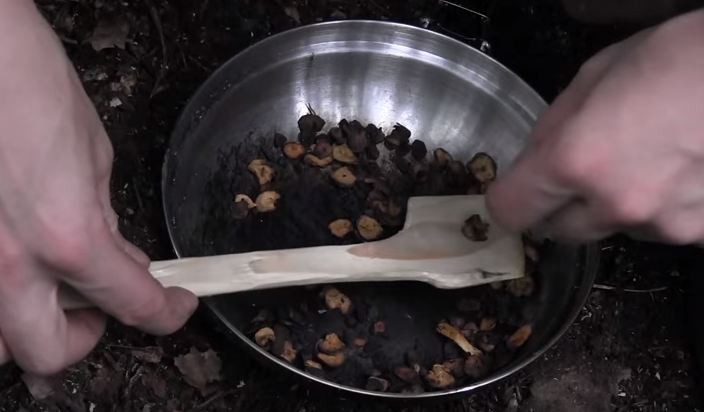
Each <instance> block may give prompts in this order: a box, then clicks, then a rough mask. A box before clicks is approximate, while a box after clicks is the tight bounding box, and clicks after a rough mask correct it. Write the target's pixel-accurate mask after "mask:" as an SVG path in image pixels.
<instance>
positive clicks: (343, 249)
mask: <svg viewBox="0 0 704 412" xmlns="http://www.w3.org/2000/svg"><path fill="white" fill-rule="evenodd" d="M407 209H408V211H407V214H406V224H405V226H404V228H403V230H401V231H400V232H399V233H397V234H396V235H394V236H392V237H390V238H388V239H384V240H380V241H376V242H370V243H364V244H359V245H351V246H350V245H346V246H321V247H309V248H299V249H286V250H275V251H263V252H249V253H240V254H231V255H220V256H207V257H195V258H184V259H175V260H166V261H157V262H152V264H151V266H150V268H149V270H150V272H151V273H152V274H153V275H154V277H155V278H156V279H157V280H158V281H159V282H160V283H162V284H163V285H164V286H180V287H183V288H186V289H188V290H190V291H192V292H193V293H195V294H196V295H198V296H211V295H218V294H226V293H234V292H242V291H248V290H255V289H267V288H277V287H283V286H300V285H310V284H326V283H339V282H362V281H364V282H369V281H401V280H404V281H419V282H426V283H429V284H431V285H434V286H436V287H438V288H446V289H450V288H462V287H468V286H475V285H481V284H485V283H490V282H496V281H501V280H508V279H514V278H519V277H521V276H523V274H524V249H523V241H522V239H521V236H520V234H516V233H509V232H507V231H505V230H504V229H502V228H501V227H499V226H498V225H496V224H495V223H494V222H492V221H491V218H490V216H489V214H488V213H487V210H486V206H485V203H484V196H480V195H467V196H437V197H413V198H411V199H409V201H408V208H407ZM475 214H477V215H479V216H481V218H482V219H483V220H484V221H486V222H488V223H489V229H488V233H487V239H486V240H484V241H474V240H470V239H469V238H468V237H467V236H465V235H464V234H463V232H462V228H463V226H464V223H465V221H466V220H467V219H468V218H469V217H470V216H472V215H475ZM61 301H62V306H63V307H64V308H67V309H70V308H78V307H86V306H89V305H88V303H87V302H85V301H84V300H83V299H81V298H80V297H79V296H76V295H75V294H71V293H68V292H67V293H65V294H64V295H63V296H62V299H61Z"/></svg>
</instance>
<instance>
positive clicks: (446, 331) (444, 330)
mask: <svg viewBox="0 0 704 412" xmlns="http://www.w3.org/2000/svg"><path fill="white" fill-rule="evenodd" d="M436 330H437V331H438V333H440V334H441V335H443V336H445V337H446V338H448V339H450V340H452V341H453V342H455V343H456V344H457V346H459V347H460V348H462V350H463V351H465V352H467V353H469V354H470V355H481V353H482V351H481V350H480V349H479V348H477V347H475V346H474V345H472V344H471V343H469V341H468V340H467V338H465V337H464V335H463V334H462V332H460V330H459V329H457V328H456V327H454V326H452V325H450V324H449V323H447V322H440V323H439V324H438V327H437V329H436Z"/></svg>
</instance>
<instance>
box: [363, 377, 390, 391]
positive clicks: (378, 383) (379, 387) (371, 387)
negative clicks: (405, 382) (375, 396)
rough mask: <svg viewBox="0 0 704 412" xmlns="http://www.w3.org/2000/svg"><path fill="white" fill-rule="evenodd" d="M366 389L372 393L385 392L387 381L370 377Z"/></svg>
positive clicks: (387, 387)
mask: <svg viewBox="0 0 704 412" xmlns="http://www.w3.org/2000/svg"><path fill="white" fill-rule="evenodd" d="M366 389H367V390H368V391H374V392H386V391H387V390H389V381H387V380H386V379H383V378H379V377H378V376H370V377H369V378H368V379H367V386H366Z"/></svg>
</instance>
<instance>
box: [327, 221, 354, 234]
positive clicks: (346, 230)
mask: <svg viewBox="0 0 704 412" xmlns="http://www.w3.org/2000/svg"><path fill="white" fill-rule="evenodd" d="M328 228H329V229H330V233H332V234H333V235H334V236H335V237H338V238H340V239H342V238H343V237H345V236H347V235H349V234H350V233H351V232H352V222H351V221H350V220H349V219H337V220H335V221H333V222H332V223H330V224H329V225H328Z"/></svg>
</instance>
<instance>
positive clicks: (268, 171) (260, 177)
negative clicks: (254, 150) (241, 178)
mask: <svg viewBox="0 0 704 412" xmlns="http://www.w3.org/2000/svg"><path fill="white" fill-rule="evenodd" d="M247 170H249V171H250V172H252V173H253V174H254V176H256V177H257V181H259V184H260V185H262V186H263V185H265V184H267V183H269V182H271V181H272V179H274V169H272V168H271V166H269V165H268V164H267V163H266V160H264V159H254V160H252V161H251V162H249V165H248V166H247Z"/></svg>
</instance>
